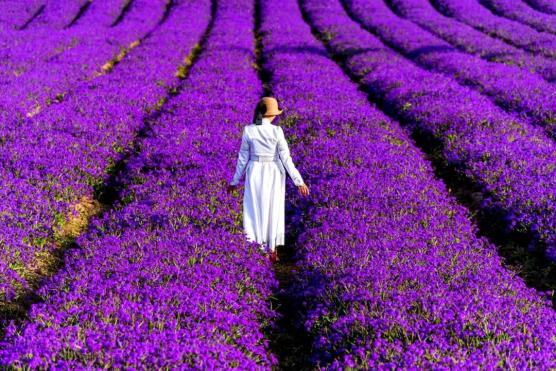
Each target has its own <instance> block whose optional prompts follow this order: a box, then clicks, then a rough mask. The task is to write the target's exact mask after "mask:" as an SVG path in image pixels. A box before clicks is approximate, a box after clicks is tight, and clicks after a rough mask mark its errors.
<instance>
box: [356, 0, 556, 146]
mask: <svg viewBox="0 0 556 371" xmlns="http://www.w3.org/2000/svg"><path fill="white" fill-rule="evenodd" d="M345 3H346V6H347V8H348V9H349V12H350V13H351V14H352V15H353V16H354V17H355V18H356V19H357V20H358V22H360V23H361V24H362V25H363V26H364V27H365V28H367V29H369V30H372V32H373V33H375V34H376V35H378V36H379V37H380V39H381V40H382V41H383V42H384V43H386V44H388V45H390V46H392V47H393V48H394V49H396V50H397V51H399V52H400V53H402V54H403V55H404V56H406V57H408V58H409V59H411V60H412V61H415V62H416V63H417V64H418V65H420V66H423V67H425V68H427V69H432V70H434V71H437V72H441V73H443V74H445V75H448V76H452V77H453V78H454V79H456V80H457V81H458V82H459V83H460V84H463V85H466V86H470V87H472V88H473V89H476V90H478V91H479V92H481V93H482V94H486V95H488V96H489V97H491V98H492V99H493V100H494V102H496V103H497V104H499V105H500V106H502V107H503V108H505V109H507V110H509V111H513V112H515V113H516V115H519V116H523V117H524V118H526V119H531V120H532V121H533V122H534V123H535V124H538V125H541V126H543V127H545V128H546V130H547V132H548V133H549V134H550V135H552V136H554V137H556V120H555V118H556V87H555V86H553V85H552V84H550V83H548V82H547V81H545V80H543V79H542V78H541V77H540V76H537V75H534V74H532V73H530V72H529V71H526V70H523V69H521V68H519V67H516V66H508V65H504V64H500V63H494V62H488V61H485V60H482V59H480V58H478V57H475V56H471V55H468V54H465V53H463V52H461V51H459V50H457V48H455V47H453V46H451V45H450V44H449V43H447V42H445V41H444V40H441V39H439V38H438V37H436V36H434V35H433V34H431V33H429V32H427V31H425V30H423V29H422V28H421V27H419V26H418V25H416V24H413V23H411V22H409V21H407V20H405V19H402V18H399V17H398V16H396V15H395V14H394V13H393V12H392V10H391V9H390V8H389V7H388V6H387V5H386V4H385V3H384V1H383V0H346V1H345Z"/></svg>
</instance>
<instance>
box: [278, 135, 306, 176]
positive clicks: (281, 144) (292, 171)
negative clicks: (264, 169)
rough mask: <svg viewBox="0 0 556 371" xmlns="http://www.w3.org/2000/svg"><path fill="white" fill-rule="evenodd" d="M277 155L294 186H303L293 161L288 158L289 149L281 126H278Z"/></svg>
mask: <svg viewBox="0 0 556 371" xmlns="http://www.w3.org/2000/svg"><path fill="white" fill-rule="evenodd" d="M278 154H279V155H280V160H282V164H284V167H285V168H286V170H287V171H288V174H289V175H290V177H291V178H292V180H293V182H294V184H295V185H296V186H298V187H299V186H301V185H303V184H304V182H303V178H302V177H301V174H299V171H297V168H296V167H295V165H294V163H293V160H292V158H291V156H290V149H289V147H288V142H287V141H286V138H285V136H284V130H283V129H282V127H281V126H278Z"/></svg>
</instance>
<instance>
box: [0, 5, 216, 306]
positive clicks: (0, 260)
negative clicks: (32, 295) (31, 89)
mask: <svg viewBox="0 0 556 371" xmlns="http://www.w3.org/2000/svg"><path fill="white" fill-rule="evenodd" d="M209 19H210V4H209V3H208V1H203V2H196V1H192V0H183V1H175V2H174V8H173V11H172V12H171V13H170V14H169V16H168V18H167V19H166V21H165V22H164V23H162V24H161V25H160V26H159V27H158V28H157V29H156V30H155V31H154V32H152V33H151V34H150V35H149V37H147V38H146V39H145V40H144V41H143V43H142V44H141V47H138V48H135V49H134V50H132V51H131V52H130V53H129V54H128V55H127V57H126V59H125V61H124V62H122V63H120V64H118V66H117V68H115V69H114V71H113V72H112V73H110V74H106V75H103V76H100V77H98V78H96V79H94V80H91V81H89V82H87V83H84V84H81V85H80V86H78V87H76V88H75V89H74V90H73V91H72V92H71V93H70V94H68V95H67V96H66V97H65V99H64V100H63V102H61V103H59V104H55V105H52V106H51V107H49V109H48V110H45V111H43V112H41V113H40V114H39V115H37V116H35V117H33V118H32V119H30V120H28V121H26V125H25V127H24V128H22V129H21V130H17V131H16V133H17V135H13V136H12V137H10V138H9V139H7V140H5V143H6V142H8V143H9V145H4V146H2V147H1V148H0V163H2V164H3V167H2V169H1V172H0V176H1V177H2V187H1V189H0V191H1V192H2V196H3V203H2V206H1V207H0V231H1V233H2V236H3V243H4V245H5V246H7V247H8V248H7V249H2V250H1V252H0V295H1V296H2V297H3V298H4V299H5V300H6V299H7V300H8V301H9V300H11V299H13V297H14V295H15V294H16V292H17V289H25V288H26V286H27V281H28V280H33V279H34V278H36V275H39V276H40V275H42V274H44V273H46V272H45V269H46V270H48V266H45V264H44V261H49V260H50V259H49V254H50V252H51V251H53V249H56V248H57V247H58V243H60V242H63V241H64V240H66V239H67V238H68V237H71V235H75V234H76V233H78V232H79V231H75V230H74V229H75V228H73V225H76V224H77V225H78V224H79V221H80V219H83V218H84V215H83V213H81V214H79V213H77V214H74V213H73V210H74V209H78V208H83V206H84V205H86V204H88V201H90V200H91V199H92V198H93V196H94V192H95V191H99V189H100V188H102V185H103V182H104V181H106V180H107V179H108V178H109V176H110V173H111V172H113V170H114V166H115V164H116V163H117V162H118V159H120V158H122V156H124V155H125V150H126V148H128V147H129V146H130V145H131V143H132V142H133V140H134V138H135V136H136V135H137V133H138V132H139V131H140V130H141V129H142V128H143V127H144V121H145V119H146V118H147V117H148V116H149V115H151V114H152V113H153V112H154V111H155V110H156V109H157V108H158V107H159V106H160V105H161V103H163V101H164V99H165V98H166V96H167V95H168V93H169V92H171V91H172V90H173V89H174V88H175V86H176V85H177V83H178V82H179V79H178V77H177V74H176V70H178V68H179V66H180V65H183V64H185V63H187V61H184V59H185V58H186V57H187V55H188V54H189V53H191V52H192V50H194V48H195V45H196V43H197V42H198V41H199V40H200V38H201V36H202V34H203V32H204V30H205V28H206V26H207V24H208V22H209ZM7 133H12V134H13V132H10V131H7ZM74 206H75V207H74ZM68 214H69V215H68ZM54 237H56V239H55V238H54Z"/></svg>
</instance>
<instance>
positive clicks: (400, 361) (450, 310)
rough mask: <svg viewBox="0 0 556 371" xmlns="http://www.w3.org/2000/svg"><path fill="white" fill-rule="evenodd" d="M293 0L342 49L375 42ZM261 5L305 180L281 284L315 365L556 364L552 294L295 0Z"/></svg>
mask: <svg viewBox="0 0 556 371" xmlns="http://www.w3.org/2000/svg"><path fill="white" fill-rule="evenodd" d="M278 4H279V5H280V6H278ZM336 6H337V7H339V9H338V8H335V7H336ZM302 7H303V9H304V11H305V15H306V18H307V19H308V20H309V22H310V24H311V25H312V26H313V27H314V28H315V29H316V30H317V31H318V32H319V34H320V35H321V36H322V37H326V38H333V39H334V40H338V39H340V38H341V39H342V41H343V42H344V43H343V44H340V43H339V42H338V44H336V45H337V47H338V48H340V47H343V50H344V51H346V53H349V54H351V55H359V54H362V53H365V52H367V51H369V50H370V51H375V50H376V52H377V53H379V52H380V50H377V49H376V47H375V45H373V44H369V43H365V42H366V41H367V40H366V39H365V38H362V40H361V42H363V43H364V44H363V45H364V47H363V46H361V48H359V45H358V44H357V42H358V40H359V37H360V36H361V35H359V34H357V33H353V34H351V33H352V32H354V31H353V30H354V28H353V26H354V25H353V23H352V22H351V21H349V19H347V18H342V13H339V12H338V11H342V9H341V6H340V5H339V4H338V3H337V2H336V1H330V2H328V1H322V0H314V1H312V0H307V1H304V2H302ZM261 13H262V22H261V23H262V27H261V31H262V34H263V55H264V57H265V60H266V61H267V62H266V63H265V66H266V69H267V70H268V71H269V72H270V75H271V76H272V79H271V82H270V86H271V88H272V90H273V91H274V93H275V94H276V96H277V97H278V98H279V99H281V100H282V101H283V102H284V109H285V110H286V111H285V112H288V115H287V116H286V117H285V118H284V119H283V121H282V122H283V125H285V126H286V127H287V129H285V131H286V134H288V136H289V137H290V139H291V140H292V143H293V144H292V150H293V151H295V153H298V154H299V158H302V159H303V160H302V162H301V163H300V168H301V169H303V172H304V174H305V179H306V181H307V183H308V184H310V185H311V190H312V191H311V195H312V200H311V202H310V203H309V204H308V205H307V207H306V210H304V211H305V216H304V217H303V220H304V223H303V224H304V226H305V228H304V230H303V231H302V232H301V234H300V235H299V237H298V241H297V246H299V248H300V251H299V254H298V255H299V256H298V258H299V262H298V266H297V269H296V271H297V272H299V273H298V274H299V278H298V280H297V283H296V285H295V286H294V287H293V288H292V290H291V293H292V295H295V296H297V302H298V303H300V305H301V308H302V313H303V314H304V316H303V318H302V323H303V325H304V327H305V329H306V330H307V331H308V332H309V333H310V334H311V335H312V339H313V343H312V347H311V349H313V358H312V361H313V362H314V366H317V367H319V366H320V367H324V368H332V369H345V368H346V367H351V368H380V367H385V368H392V367H394V368H399V367H402V368H413V367H424V368H431V367H432V368H449V367H462V366H467V367H481V366H482V367H486V368H490V367H497V366H500V365H503V366H506V367H515V368H520V367H528V366H529V367H550V366H552V367H553V366H554V365H555V363H554V357H553V356H554V351H555V349H556V342H555V340H554V339H553V337H552V334H553V333H554V330H555V329H556V315H555V314H554V312H553V310H552V309H551V307H550V303H549V302H548V301H546V300H544V299H543V298H542V297H540V296H539V294H538V293H537V292H536V291H535V290H532V289H529V288H527V287H526V286H525V284H524V283H523V281H522V280H521V279H520V278H519V277H516V276H515V275H514V274H513V273H512V272H510V271H508V270H507V269H505V268H504V267H503V265H502V262H501V259H500V258H499V257H498V255H497V253H496V249H495V247H494V246H493V245H491V244H489V243H488V242H487V241H486V240H484V239H482V238H478V237H477V235H476V230H475V228H474V227H473V225H472V223H471V222H470V220H469V216H468V214H467V212H466V210H465V209H464V208H463V207H461V206H458V204H457V203H456V201H455V200H454V199H453V198H452V197H451V196H449V194H448V192H447V190H446V188H445V186H444V185H443V184H442V182H441V181H439V180H437V179H435V178H434V173H433V170H432V168H431V166H430V164H428V163H427V161H426V160H425V159H424V156H423V154H422V153H420V152H419V151H418V150H417V149H416V147H415V145H414V144H413V143H412V141H411V140H410V139H409V138H408V135H407V134H406V133H405V132H404V131H403V130H401V129H400V127H399V126H398V125H397V124H396V122H393V121H391V120H389V119H388V117H386V116H385V115H384V114H383V113H381V112H380V111H378V110H377V109H376V108H375V107H374V106H372V105H370V104H369V103H368V102H367V100H366V97H365V95H364V94H362V93H361V92H359V91H358V90H357V87H356V86H355V85H354V84H352V83H351V82H350V81H349V80H348V78H346V77H345V76H343V74H342V71H341V69H340V68H338V67H337V66H336V65H335V64H334V63H333V62H332V61H331V60H329V59H328V58H327V56H326V50H325V49H324V47H322V45H321V44H320V43H319V42H317V41H316V40H314V38H313V37H312V35H311V32H310V29H309V27H308V26H307V25H306V24H305V23H304V22H303V20H302V17H301V14H300V10H299V9H298V6H297V4H296V2H295V1H294V0H290V1H283V0H281V1H279V2H278V1H277V0H276V1H267V2H264V3H263V4H262V11H261ZM343 16H345V14H343ZM342 20H344V21H342ZM357 29H358V28H356V30H357ZM344 33H345V34H349V35H351V36H353V39H350V38H348V37H347V36H346V35H344ZM351 47H353V48H351ZM350 48H351V49H350ZM348 49H349V50H348ZM383 55H384V57H389V55H388V54H387V53H383ZM391 63H392V65H395V64H396V63H397V61H396V60H392V61H391ZM372 69H374V66H373V67H372ZM383 72H384V70H380V71H377V73H383ZM404 72H405V71H400V74H401V75H403V73H404ZM385 83H389V81H386V82H385ZM331 97H334V99H331ZM339 107H341V109H338V108H339ZM446 107H447V106H444V108H446ZM298 143H299V144H298ZM541 344H542V345H541Z"/></svg>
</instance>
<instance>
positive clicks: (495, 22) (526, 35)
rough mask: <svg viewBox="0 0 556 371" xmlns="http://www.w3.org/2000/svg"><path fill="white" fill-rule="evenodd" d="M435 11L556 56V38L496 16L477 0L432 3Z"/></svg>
mask: <svg viewBox="0 0 556 371" xmlns="http://www.w3.org/2000/svg"><path fill="white" fill-rule="evenodd" d="M431 4H433V5H434V6H435V7H436V9H438V10H439V11H440V12H442V13H443V14H445V15H447V16H450V17H453V18H455V19H457V20H458V21H460V22H462V23H466V24H468V25H470V26H472V27H473V28H475V29H477V30H479V31H481V32H484V33H486V34H488V35H489V36H491V37H496V38H499V39H502V40H504V41H506V42H508V43H510V44H512V45H515V46H518V47H520V48H523V49H525V50H528V51H530V52H533V53H539V54H543V55H545V56H547V57H555V56H556V37H555V36H554V35H551V34H549V33H545V32H538V31H537V30H535V29H534V28H531V27H529V26H527V25H524V24H521V23H519V22H516V21H512V20H510V19H507V18H504V17H500V16H498V15H496V14H493V13H492V12H490V11H489V10H488V9H486V8H485V7H483V6H481V4H480V3H479V2H478V1H477V0H431Z"/></svg>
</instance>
